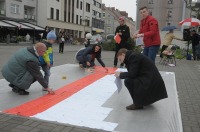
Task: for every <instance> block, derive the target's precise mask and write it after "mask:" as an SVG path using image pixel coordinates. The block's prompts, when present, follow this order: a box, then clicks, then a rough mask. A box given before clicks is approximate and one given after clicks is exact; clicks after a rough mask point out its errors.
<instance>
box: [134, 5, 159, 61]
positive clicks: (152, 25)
mask: <svg viewBox="0 0 200 132" xmlns="http://www.w3.org/2000/svg"><path fill="white" fill-rule="evenodd" d="M139 11H140V14H141V16H142V20H141V22H140V30H139V32H138V34H134V35H133V37H134V38H139V37H143V41H144V50H143V54H144V55H146V56H148V57H149V58H150V59H151V60H152V61H153V62H154V63H155V58H156V54H157V53H158V51H159V48H160V44H161V39H160V32H159V26H158V21H157V20H156V19H155V18H154V17H152V16H150V15H149V11H148V9H147V7H146V6H144V7H142V8H140V9H139Z"/></svg>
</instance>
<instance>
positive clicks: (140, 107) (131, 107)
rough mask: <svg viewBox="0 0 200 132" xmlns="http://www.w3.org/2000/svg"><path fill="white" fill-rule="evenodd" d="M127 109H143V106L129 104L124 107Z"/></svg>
mask: <svg viewBox="0 0 200 132" xmlns="http://www.w3.org/2000/svg"><path fill="white" fill-rule="evenodd" d="M126 109H127V110H139V109H143V106H136V105H134V104H132V105H129V106H127V107H126Z"/></svg>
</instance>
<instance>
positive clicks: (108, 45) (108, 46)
mask: <svg viewBox="0 0 200 132" xmlns="http://www.w3.org/2000/svg"><path fill="white" fill-rule="evenodd" d="M128 45H129V46H128V47H129V49H130V50H133V49H134V48H135V40H134V39H132V38H131V39H129V40H128ZM102 47H103V49H104V50H108V51H115V40H114V39H109V40H107V41H105V42H104V43H102Z"/></svg>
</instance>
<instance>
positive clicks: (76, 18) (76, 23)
mask: <svg viewBox="0 0 200 132" xmlns="http://www.w3.org/2000/svg"><path fill="white" fill-rule="evenodd" d="M76 24H78V15H76Z"/></svg>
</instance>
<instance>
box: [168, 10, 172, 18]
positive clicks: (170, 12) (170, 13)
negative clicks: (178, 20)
mask: <svg viewBox="0 0 200 132" xmlns="http://www.w3.org/2000/svg"><path fill="white" fill-rule="evenodd" d="M167 18H172V11H171V10H168V11H167Z"/></svg>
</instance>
